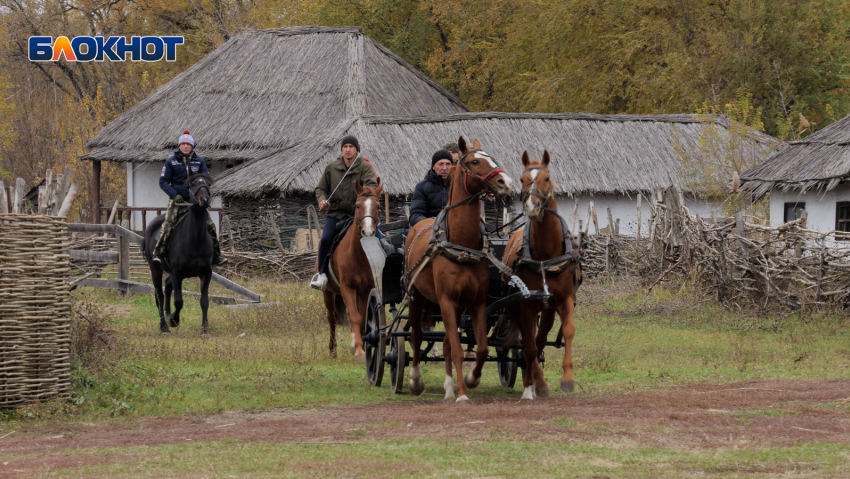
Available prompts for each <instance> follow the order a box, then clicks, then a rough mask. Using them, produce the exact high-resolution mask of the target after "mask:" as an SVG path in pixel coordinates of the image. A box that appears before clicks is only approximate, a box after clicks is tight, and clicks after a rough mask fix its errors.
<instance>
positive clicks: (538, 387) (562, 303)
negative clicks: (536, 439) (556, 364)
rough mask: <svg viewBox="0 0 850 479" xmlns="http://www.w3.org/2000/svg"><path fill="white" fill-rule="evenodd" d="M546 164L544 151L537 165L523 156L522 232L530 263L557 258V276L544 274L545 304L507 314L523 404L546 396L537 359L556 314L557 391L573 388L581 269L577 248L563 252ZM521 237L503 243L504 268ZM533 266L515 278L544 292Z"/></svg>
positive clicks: (526, 303)
mask: <svg viewBox="0 0 850 479" xmlns="http://www.w3.org/2000/svg"><path fill="white" fill-rule="evenodd" d="M549 161H550V160H549V152H548V151H544V152H543V159H542V160H541V161H539V162H537V161H534V162H532V161H530V160H529V158H528V152H524V153H523V154H522V165H523V166H524V167H525V171H524V172H523V173H522V176H520V180H521V181H522V206H523V210H524V211H525V214H526V216H527V217H528V222H527V223H526V224H525V228H531V232H530V233H531V234H530V237H531V240H530V245H531V260H532V261H533V262H540V261H546V260H552V259H553V258H562V260H556V261H555V262H558V263H560V266H561V268H560V269H561V271H560V272H558V273H555V272H552V271H551V270H547V271H546V273H545V277H546V285H545V287H548V292H549V293H550V294H551V295H552V296H551V297H550V298H549V299H548V301H547V303H548V304H544V301H542V300H531V299H527V300H524V301H522V302H521V303H519V304H517V305H515V306H513V307H512V308H511V309H510V310H509V311H508V314H510V316H509V317H510V318H512V319H513V321H512V322H511V326H512V328H513V329H514V331H515V330H516V329H517V328H518V330H519V332H520V334H521V335H522V343H523V348H524V350H525V361H526V368H525V374H524V377H523V381H522V382H523V388H524V390H523V393H522V399H534V396H535V395H538V396H541V397H546V396H548V395H549V386H548V385H547V384H546V380H545V379H544V378H543V369H542V368H541V367H540V361H539V354H540V352H541V351H543V348H544V347H545V346H546V339H547V337H548V335H549V331H550V330H551V329H552V325H553V324H554V322H555V313H556V312H557V313H558V316H560V317H561V331H562V333H563V337H564V340H565V342H566V344H565V349H564V362H563V368H564V375H563V376H562V378H561V390H562V391H565V392H572V391H573V387H574V380H573V358H572V347H573V337H574V336H575V332H576V327H575V324H574V323H573V309H574V306H575V296H576V291H577V290H578V285H579V284H580V282H581V281H580V279H581V268H580V267H579V269H578V271H576V267H577V263H576V259H577V257H578V246H575V247H573V248H572V252H573V253H574V255H570V254H569V251H567V250H566V247H565V244H570V245H572V242H571V239H570V238H569V237H568V236H567V233H568V232H567V231H562V224H561V220H560V217H559V216H558V210H557V204H556V203H555V185H554V184H553V183H552V181H551V178H550V176H549V168H548V167H549ZM523 233H524V230H520V231H517V232H516V233H514V234H513V235H512V236H511V239H510V240H509V241H508V245H507V246H506V248H505V256H504V263H505V264H507V265H508V266H512V265H514V264H515V262H516V260H517V255H518V254H519V253H520V251H521V250H522V248H523ZM565 237H566V238H565ZM565 239H566V243H565ZM565 255H566V256H565ZM526 259H527V258H526ZM538 265H539V263H538ZM533 266H534V263H526V265H523V264H522V263H520V264H519V265H518V266H517V267H515V268H514V269H515V270H516V275H517V276H519V277H520V279H522V280H523V282H525V284H526V285H527V286H528V288H529V289H532V290H539V291H543V290H545V287H544V283H543V274H541V272H540V271H539V266H538V267H537V271H534V269H533V268H532V267H533ZM538 313H542V314H541V316H540V330H539V331H537V332H536V333H535V329H537V315H538ZM511 336H514V335H512V334H509V337H511Z"/></svg>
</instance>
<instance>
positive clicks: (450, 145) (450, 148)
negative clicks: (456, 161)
mask: <svg viewBox="0 0 850 479" xmlns="http://www.w3.org/2000/svg"><path fill="white" fill-rule="evenodd" d="M443 149H444V150H448V151H453V152H455V153H457V154H458V155H459V154H460V148H458V146H457V142H456V141H450V142H448V143H446V144H445V145H443Z"/></svg>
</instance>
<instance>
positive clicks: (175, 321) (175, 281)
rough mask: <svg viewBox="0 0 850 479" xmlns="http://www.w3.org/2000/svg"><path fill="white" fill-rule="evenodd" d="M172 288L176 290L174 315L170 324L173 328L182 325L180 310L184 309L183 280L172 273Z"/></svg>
mask: <svg viewBox="0 0 850 479" xmlns="http://www.w3.org/2000/svg"><path fill="white" fill-rule="evenodd" d="M171 286H172V287H173V288H174V313H172V314H171V317H170V318H169V322H170V323H171V327H172V328H176V327H177V326H179V325H180V310H181V309H183V278H179V277H178V276H177V275H176V274H174V273H173V272H172V273H171Z"/></svg>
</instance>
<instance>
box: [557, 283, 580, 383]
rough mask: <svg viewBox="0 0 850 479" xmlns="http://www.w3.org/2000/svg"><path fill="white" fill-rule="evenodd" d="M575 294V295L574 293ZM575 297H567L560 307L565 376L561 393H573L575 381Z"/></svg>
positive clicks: (562, 380) (562, 379) (562, 378)
mask: <svg viewBox="0 0 850 479" xmlns="http://www.w3.org/2000/svg"><path fill="white" fill-rule="evenodd" d="M573 294H575V293H573ZM574 311H575V305H574V304H573V296H572V295H570V296H567V300H566V301H564V302H563V303H561V304H559V305H558V316H560V317H561V331H563V333H564V364H563V367H564V375H563V376H562V377H561V391H564V392H570V393H571V392H573V389H574V388H575V380H574V378H573V338H574V337H575V335H576V325H575V323H573V312H574Z"/></svg>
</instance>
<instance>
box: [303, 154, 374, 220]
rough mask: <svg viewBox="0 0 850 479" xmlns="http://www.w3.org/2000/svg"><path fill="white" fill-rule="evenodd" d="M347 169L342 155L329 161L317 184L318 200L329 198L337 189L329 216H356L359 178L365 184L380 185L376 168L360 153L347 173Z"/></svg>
mask: <svg viewBox="0 0 850 479" xmlns="http://www.w3.org/2000/svg"><path fill="white" fill-rule="evenodd" d="M347 169H348V168H347V167H346V166H345V160H343V159H342V155H340V156H339V157H338V158H337V159H336V160H334V161H332V162H330V163H328V166H326V167H325V172H324V173H322V177H321V178H320V179H319V184H318V185H316V199H317V200H318V201H323V200H327V199H328V196H330V194H331V193H332V192H333V191H334V189H336V192H335V193H333V197H332V198H331V200H330V204H329V205H328V210H327V211H328V216H330V217H332V218H337V219H342V218H345V217H346V216H354V203H355V202H356V201H357V193H355V192H354V183H355V182H356V181H357V180H360V183H361V184H362V185H363V186H371V187H372V188H377V187H378V181H377V175H376V174H375V170H374V169H373V168H372V165H371V163H369V160H367V159H366V158H364V157H363V155H361V154H360V153H358V154H357V158H355V159H354V165H353V166H352V167H351V170H349V171H348V174H347V175H346V174H345V170H347ZM343 175H345V178H343ZM340 181H342V184H341V185H339V183H340ZM337 185H339V188H337Z"/></svg>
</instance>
